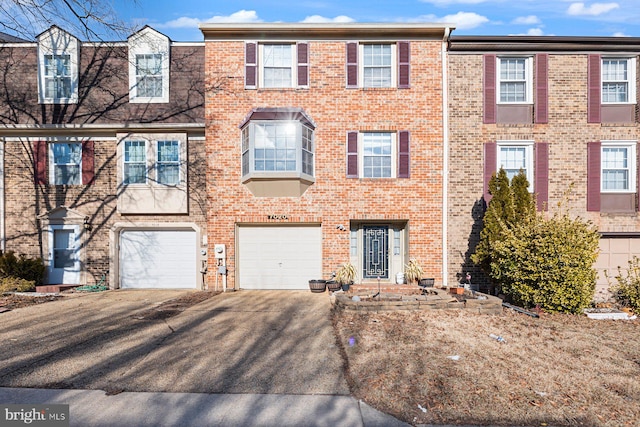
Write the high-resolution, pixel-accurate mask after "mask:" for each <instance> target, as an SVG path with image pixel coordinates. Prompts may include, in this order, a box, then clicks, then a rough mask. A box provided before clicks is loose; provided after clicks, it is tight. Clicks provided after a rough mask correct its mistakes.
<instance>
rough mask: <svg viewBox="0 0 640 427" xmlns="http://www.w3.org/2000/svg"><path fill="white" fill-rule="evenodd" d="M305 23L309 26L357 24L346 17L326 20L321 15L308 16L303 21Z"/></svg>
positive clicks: (341, 16)
mask: <svg viewBox="0 0 640 427" xmlns="http://www.w3.org/2000/svg"><path fill="white" fill-rule="evenodd" d="M302 22H303V23H305V24H308V23H311V24H323V23H336V24H345V23H349V22H355V19H353V18H350V17H348V16H345V15H340V16H336V17H335V18H326V17H324V16H320V15H311V16H307V17H306V18H304V20H302Z"/></svg>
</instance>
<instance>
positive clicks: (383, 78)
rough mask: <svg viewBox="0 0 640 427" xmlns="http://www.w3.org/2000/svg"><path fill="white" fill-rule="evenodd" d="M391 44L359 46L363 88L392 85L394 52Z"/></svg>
mask: <svg viewBox="0 0 640 427" xmlns="http://www.w3.org/2000/svg"><path fill="white" fill-rule="evenodd" d="M394 48H395V45H392V44H361V45H360V49H361V56H362V82H363V83H362V84H363V87H370V88H375V87H392V86H393V85H394V77H395V73H394V68H395V67H394V63H395V61H394V60H393V58H394V52H395V49H394Z"/></svg>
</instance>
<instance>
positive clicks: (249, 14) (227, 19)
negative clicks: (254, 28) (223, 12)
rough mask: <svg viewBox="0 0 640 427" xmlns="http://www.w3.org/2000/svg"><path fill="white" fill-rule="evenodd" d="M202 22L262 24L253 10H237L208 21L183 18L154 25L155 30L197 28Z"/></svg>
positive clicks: (213, 17)
mask: <svg viewBox="0 0 640 427" xmlns="http://www.w3.org/2000/svg"><path fill="white" fill-rule="evenodd" d="M203 22H210V23H251V22H262V19H260V18H258V14H257V13H256V11H255V10H239V11H237V12H235V13H232V14H231V15H228V16H220V15H216V16H212V17H211V18H209V19H204V20H202V19H197V18H187V17H185V16H183V17H180V18H178V19H174V20H172V21H168V22H165V23H163V24H156V25H154V26H155V27H157V28H197V27H198V25H199V24H201V23H203Z"/></svg>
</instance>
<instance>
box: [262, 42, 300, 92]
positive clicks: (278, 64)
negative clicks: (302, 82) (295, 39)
mask: <svg viewBox="0 0 640 427" xmlns="http://www.w3.org/2000/svg"><path fill="white" fill-rule="evenodd" d="M294 47H295V45H293V44H261V45H260V54H261V55H260V57H261V59H262V61H261V62H260V63H261V65H262V67H261V71H262V72H261V73H260V81H261V82H260V86H261V87H264V88H288V87H294V82H295V78H296V62H295V61H294V59H295V58H294V53H295V49H294Z"/></svg>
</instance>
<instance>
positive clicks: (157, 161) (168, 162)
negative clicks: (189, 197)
mask: <svg viewBox="0 0 640 427" xmlns="http://www.w3.org/2000/svg"><path fill="white" fill-rule="evenodd" d="M167 142H168V143H176V144H177V146H178V160H164V161H161V160H160V145H161V143H167ZM181 145H182V144H181V142H180V141H179V140H176V139H158V140H157V141H155V170H156V182H157V183H158V184H160V185H165V186H169V187H175V186H176V185H180V183H181V182H182V168H181V164H182V147H181ZM162 165H164V166H173V167H176V168H178V181H177V182H171V183H166V182H161V180H160V166H162Z"/></svg>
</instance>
